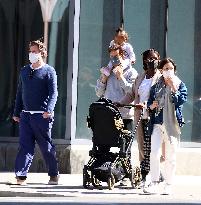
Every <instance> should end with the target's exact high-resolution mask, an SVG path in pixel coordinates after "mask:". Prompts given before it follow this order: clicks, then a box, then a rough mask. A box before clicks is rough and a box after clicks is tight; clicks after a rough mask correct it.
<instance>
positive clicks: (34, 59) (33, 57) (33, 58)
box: [29, 52, 41, 63]
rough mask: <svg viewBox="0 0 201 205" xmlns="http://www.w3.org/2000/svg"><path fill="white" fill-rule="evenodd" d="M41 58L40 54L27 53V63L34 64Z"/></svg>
mask: <svg viewBox="0 0 201 205" xmlns="http://www.w3.org/2000/svg"><path fill="white" fill-rule="evenodd" d="M40 58H41V54H40V53H32V52H30V53H29V61H30V62H31V63H36V62H38V61H39V59H40Z"/></svg>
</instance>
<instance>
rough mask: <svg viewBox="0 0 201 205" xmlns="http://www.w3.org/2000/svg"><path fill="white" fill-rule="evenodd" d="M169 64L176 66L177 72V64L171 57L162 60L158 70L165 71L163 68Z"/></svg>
mask: <svg viewBox="0 0 201 205" xmlns="http://www.w3.org/2000/svg"><path fill="white" fill-rule="evenodd" d="M167 63H172V65H173V66H174V71H176V70H177V65H176V63H175V62H174V61H173V60H172V59H171V58H169V57H168V58H164V59H162V60H161V61H160V63H159V67H158V69H163V66H164V65H165V64H167Z"/></svg>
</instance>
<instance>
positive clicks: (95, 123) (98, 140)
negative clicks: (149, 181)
mask: <svg viewBox="0 0 201 205" xmlns="http://www.w3.org/2000/svg"><path fill="white" fill-rule="evenodd" d="M139 121H140V120H139ZM139 121H138V123H137V125H136V128H135V131H134V133H131V132H129V131H128V130H124V129H123V127H124V124H123V120H122V117H121V114H120V112H119V110H118V108H117V107H116V106H115V105H114V104H113V103H112V101H110V100H108V99H105V98H100V99H99V100H98V101H96V102H94V103H92V104H91V105H90V107H89V116H88V117H87V122H88V127H89V128H91V129H92V132H93V137H92V142H93V148H92V150H90V151H89V156H90V157H91V158H90V160H89V161H88V163H87V165H84V168H83V186H84V188H88V187H89V186H90V184H92V185H93V186H94V187H99V186H100V182H107V185H108V188H109V189H113V188H114V185H115V183H116V182H119V181H120V180H122V179H124V178H129V179H130V181H131V185H132V187H137V186H138V184H139V183H140V181H141V174H140V169H139V168H138V167H135V168H132V166H131V151H130V150H131V145H132V141H133V138H134V134H135V132H136V129H137V126H138V124H139ZM111 147H117V148H119V151H118V152H116V153H113V152H111V151H110V148H111Z"/></svg>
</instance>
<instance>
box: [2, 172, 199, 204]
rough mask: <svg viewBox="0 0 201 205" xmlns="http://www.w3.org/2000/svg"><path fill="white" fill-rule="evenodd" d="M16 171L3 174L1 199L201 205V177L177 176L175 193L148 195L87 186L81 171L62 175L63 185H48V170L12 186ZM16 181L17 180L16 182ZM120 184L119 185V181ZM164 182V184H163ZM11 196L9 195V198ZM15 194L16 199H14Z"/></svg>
mask: <svg viewBox="0 0 201 205" xmlns="http://www.w3.org/2000/svg"><path fill="white" fill-rule="evenodd" d="M14 177H15V175H14V173H11V172H2V173H0V202H3V201H4V202H5V201H6V200H13V199H16V197H19V198H20V197H22V198H24V200H25V199H26V197H40V198H39V199H38V200H39V201H40V200H44V198H42V197H45V200H51V199H52V200H53V199H54V198H55V197H56V198H57V201H59V200H62V201H63V200H68V201H69V200H73V202H82V203H83V202H86V203H89V202H90V203H91V202H93V203H95V202H102V203H103V202H104V203H107V204H114V203H117V202H118V203H128V202H129V203H130V202H135V203H136V202H138V203H139V202H140V203H164V202H165V203H189V204H193V203H197V204H201V176H181V175H180V176H176V178H175V185H174V187H173V191H174V194H173V195H171V196H165V195H159V194H157V195H145V194H144V193H143V191H142V190H140V189H132V188H131V187H124V188H123V187H118V186H115V188H114V189H113V190H108V189H107V185H106V183H105V184H104V183H103V188H102V189H93V188H92V187H91V188H90V189H84V188H83V187H82V175H81V174H61V175H60V184H59V185H57V186H56V185H47V182H48V179H49V177H48V176H47V174H46V173H29V175H28V179H27V185H26V186H18V185H9V184H8V182H11V181H13V180H14ZM13 182H14V181H13ZM117 185H118V184H117ZM162 186H163V185H162V184H161V187H162ZM6 197H8V198H6ZM13 197H15V198H13Z"/></svg>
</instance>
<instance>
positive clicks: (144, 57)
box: [142, 48, 160, 61]
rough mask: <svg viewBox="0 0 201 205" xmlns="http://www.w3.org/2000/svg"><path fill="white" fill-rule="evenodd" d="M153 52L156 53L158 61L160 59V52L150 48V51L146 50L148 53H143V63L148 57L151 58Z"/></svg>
mask: <svg viewBox="0 0 201 205" xmlns="http://www.w3.org/2000/svg"><path fill="white" fill-rule="evenodd" d="M151 52H154V53H155V54H156V55H157V56H158V59H160V54H159V52H158V51H157V50H155V49H154V48H150V49H148V50H146V51H144V52H143V53H142V59H143V61H144V60H145V59H147V57H148V56H149V54H150V53H151Z"/></svg>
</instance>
